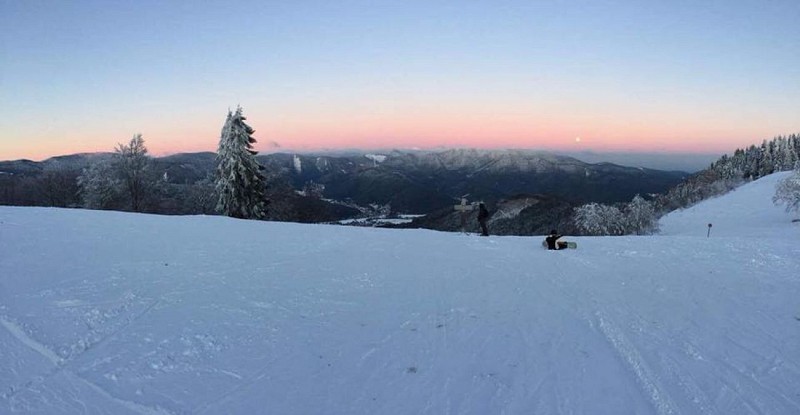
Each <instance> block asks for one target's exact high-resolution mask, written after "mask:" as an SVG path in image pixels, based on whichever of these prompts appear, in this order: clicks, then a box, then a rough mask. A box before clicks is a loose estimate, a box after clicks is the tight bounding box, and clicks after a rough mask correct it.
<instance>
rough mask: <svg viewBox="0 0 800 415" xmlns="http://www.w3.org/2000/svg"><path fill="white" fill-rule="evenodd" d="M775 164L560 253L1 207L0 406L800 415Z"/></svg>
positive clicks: (456, 238)
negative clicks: (629, 231) (630, 231)
mask: <svg viewBox="0 0 800 415" xmlns="http://www.w3.org/2000/svg"><path fill="white" fill-rule="evenodd" d="M783 175H785V173H784V174H783ZM781 176H782V175H780V174H779V175H773V176H769V177H766V178H764V179H761V180H758V181H756V182H753V183H750V184H747V185H745V186H743V187H741V188H739V189H737V190H736V191H735V192H733V193H730V194H728V195H725V196H723V197H720V198H717V199H713V200H709V201H706V202H703V203H701V204H698V205H697V206H694V207H692V208H689V209H686V210H684V211H680V212H674V213H673V214H671V215H669V216H667V217H666V218H664V219H663V222H662V228H663V235H659V236H651V237H633V236H631V237H581V238H573V237H566V238H565V239H568V240H574V241H577V242H578V245H579V249H577V250H569V251H561V252H555V251H545V250H542V249H541V247H540V242H541V238H539V237H489V238H481V237H476V236H467V235H462V234H452V233H442V232H433V231H425V230H386V229H372V228H352V227H339V226H325V225H299V224H291V223H269V222H253V221H241V220H232V219H228V218H222V217H207V216H190V217H167V216H154V215H136V214H127V213H119V212H101V211H85V210H66V209H46V208H12V207H0V356H2V357H3V359H2V361H3V364H2V365H0V413H34V414H36V413H39V414H62V413H63V414H75V413H89V414H110V413H113V414H186V413H192V414H260V413H263V414H298V413H303V414H305V413H314V414H317V413H325V414H491V413H507V414H529V413H536V414H562V413H577V414H629V413H637V414H670V413H681V414H707V413H719V414H750V413H753V414H757V413H758V414H791V413H798V412H800V393H798V391H800V321H798V319H797V318H798V317H799V316H798V314H800V300H799V299H800V272H799V271H800V224H792V223H791V222H790V220H791V216H790V215H789V214H787V213H785V212H783V210H782V209H781V208H780V207H775V206H773V205H772V203H771V201H770V200H769V197H770V196H771V192H773V191H774V183H775V181H776V180H777V179H778V178H780V177H781ZM709 222H711V223H713V224H714V227H713V228H712V233H711V237H710V238H707V237H706V230H707V223H709Z"/></svg>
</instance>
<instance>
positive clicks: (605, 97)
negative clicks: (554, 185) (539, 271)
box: [0, 0, 800, 159]
mask: <svg viewBox="0 0 800 415" xmlns="http://www.w3.org/2000/svg"><path fill="white" fill-rule="evenodd" d="M0 1H2V3H0V4H2V10H0V25H2V27H3V28H4V29H3V30H2V35H0V36H2V55H0V58H1V59H2V69H0V71H1V72H0V86H2V95H0V159H8V158H18V157H27V158H41V157H46V156H48V155H56V154H64V153H69V152H79V151H99V150H109V149H111V148H113V146H114V144H115V143H117V142H122V141H127V140H128V139H129V138H130V137H131V136H132V135H133V134H134V133H138V132H141V133H142V134H144V137H145V140H146V142H147V144H148V147H149V148H150V149H151V151H153V152H155V153H159V152H161V153H166V152H178V151H197V150H211V151H213V150H214V149H215V148H216V141H217V140H218V135H219V128H220V126H221V124H222V121H224V117H225V113H226V111H227V110H228V108H231V107H235V106H236V105H242V106H243V108H244V110H245V114H246V115H247V116H248V118H249V121H250V123H251V125H253V127H254V128H255V129H256V130H257V134H256V137H257V138H258V139H259V142H260V145H261V146H262V147H260V149H261V150H264V151H269V150H271V149H272V148H274V146H275V144H279V145H280V146H281V148H284V149H323V148H329V149H335V148H352V147H361V148H367V147H370V148H391V147H442V146H445V147H447V146H480V147H491V146H501V147H521V148H543V149H556V150H592V151H606V150H608V151H666V152H670V151H672V152H686V151H691V152H728V151H732V150H733V149H734V148H736V147H737V146H743V145H747V144H750V143H754V142H759V141H761V140H762V139H764V138H771V137H772V136H774V135H777V134H790V133H793V132H797V131H800V115H798V114H800V104H798V100H797V98H796V97H797V96H800V25H798V24H797V21H798V18H800V1H794V0H793V1H788V0H787V1H703V2H688V1H548V2H539V1H511V2H503V1H493V2H488V1H484V2H475V1H464V2H437V1H427V2H422V1H403V2H400V1H397V2H374V1H373V2H350V1H333V2H332V1H328V2H302V1H301V2H286V1H280V2H256V1H242V2H213V1H173V2H170V1H135V2H133V1H131V2H121V1H9V0H0ZM32 126H36V127H35V128H32ZM578 137H580V140H578ZM270 146H273V147H272V148H271V147H270Z"/></svg>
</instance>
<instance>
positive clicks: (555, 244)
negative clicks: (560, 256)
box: [544, 229, 567, 250]
mask: <svg viewBox="0 0 800 415" xmlns="http://www.w3.org/2000/svg"><path fill="white" fill-rule="evenodd" d="M561 236H562V235H559V234H558V232H556V230H555V229H553V230H552V231H550V235H547V237H546V238H544V241H545V242H546V243H547V249H552V250H559V249H567V243H566V242H561V241H559V240H558V238H560V237H561Z"/></svg>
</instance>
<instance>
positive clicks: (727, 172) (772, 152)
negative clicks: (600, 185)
mask: <svg viewBox="0 0 800 415" xmlns="http://www.w3.org/2000/svg"><path fill="white" fill-rule="evenodd" d="M798 161H800V135H798V134H792V135H789V136H777V137H775V138H773V139H772V140H769V141H767V140H764V141H763V142H762V143H761V145H760V146H756V145H751V146H749V147H747V148H746V149H741V148H739V149H736V151H734V152H733V155H731V156H728V155H727V154H726V155H723V156H722V157H720V158H719V159H718V160H717V161H715V162H713V163H711V165H710V166H709V167H708V168H707V169H705V170H702V171H700V172H698V173H695V174H694V175H692V176H690V177H689V178H687V179H686V180H685V181H683V182H682V183H680V184H679V185H677V186H675V187H673V188H672V189H670V190H669V191H667V192H666V193H663V194H657V195H649V200H645V199H644V198H643V197H642V196H639V195H637V196H635V197H634V198H633V200H632V201H631V202H629V203H624V204H617V205H604V204H600V203H589V204H585V205H583V206H580V207H577V208H576V209H575V216H574V221H575V225H576V227H577V228H578V229H579V230H580V231H581V232H582V233H584V234H586V235H631V234H633V235H642V234H651V233H654V232H656V231H658V219H659V218H660V217H661V216H663V215H665V214H667V213H669V212H671V211H673V210H676V209H683V208H686V207H689V206H691V205H694V204H696V203H698V202H701V201H703V200H706V199H708V198H711V197H714V196H719V195H722V194H724V193H727V192H729V191H730V190H732V189H734V188H736V187H738V186H740V185H742V184H743V183H745V182H747V181H752V180H755V179H758V178H760V177H764V176H767V175H769V174H772V173H775V172H779V171H787V170H792V169H793V168H794V167H795V166H796V165H797V163H798ZM796 174H798V173H796ZM785 182H786V183H782V185H781V186H782V187H780V186H779V190H778V193H776V196H775V198H774V200H775V202H776V203H785V204H786V205H787V210H790V211H791V210H797V207H796V206H798V203H800V201H796V200H795V196H793V195H794V194H795V193H793V192H797V190H795V188H794V186H793V183H794V182H792V181H789V180H787V181H785ZM780 189H782V190H780ZM798 197H800V196H798Z"/></svg>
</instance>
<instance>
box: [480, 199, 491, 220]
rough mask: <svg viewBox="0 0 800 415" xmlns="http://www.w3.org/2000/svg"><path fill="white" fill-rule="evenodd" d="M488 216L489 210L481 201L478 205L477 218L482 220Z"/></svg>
mask: <svg viewBox="0 0 800 415" xmlns="http://www.w3.org/2000/svg"><path fill="white" fill-rule="evenodd" d="M488 218H489V211H488V210H487V209H486V206H485V205H484V204H483V203H481V204H480V205H479V206H478V220H479V221H481V222H483V221H485V220H486V219H488Z"/></svg>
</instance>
